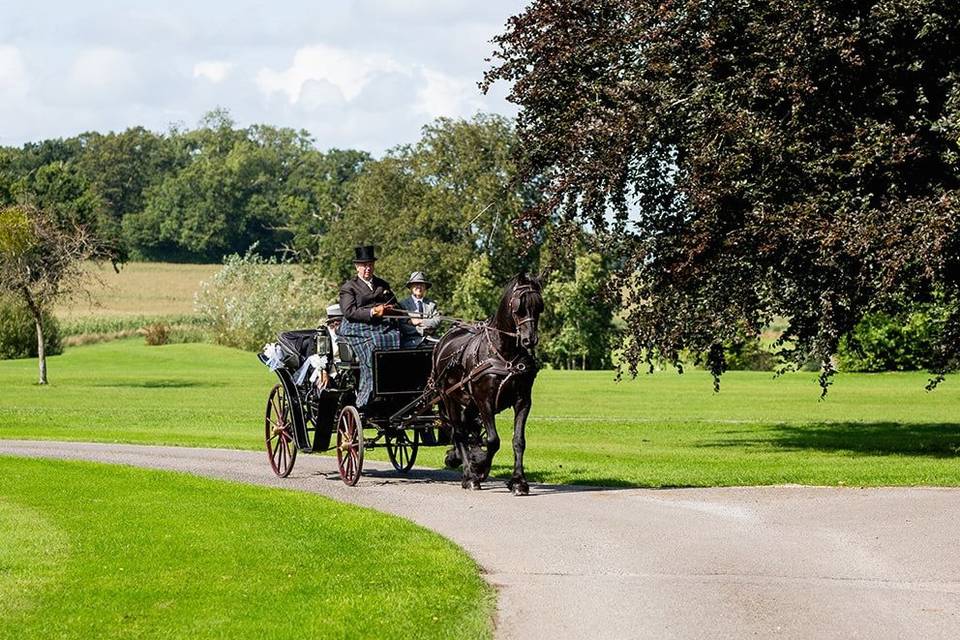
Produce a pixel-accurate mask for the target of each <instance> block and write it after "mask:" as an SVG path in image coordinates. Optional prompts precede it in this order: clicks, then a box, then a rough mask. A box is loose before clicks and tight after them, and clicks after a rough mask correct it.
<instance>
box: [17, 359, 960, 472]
mask: <svg viewBox="0 0 960 640" xmlns="http://www.w3.org/2000/svg"><path fill="white" fill-rule="evenodd" d="M35 368H36V363H35V362H33V361H29V360H19V361H8V362H0V437H4V438H55V439H67V440H70V439H72V440H97V441H108V442H112V441H115V442H140V443H157V444H177V445H190V446H212V447H233V448H241V449H255V448H259V447H260V446H261V438H262V436H261V434H262V415H263V404H264V401H265V398H266V394H267V392H268V391H269V389H270V387H271V386H272V385H273V383H274V377H273V374H271V373H270V372H269V371H267V370H266V369H265V368H264V367H262V366H261V365H260V364H259V362H258V361H257V360H256V358H255V356H253V355H252V354H248V353H243V352H239V351H234V350H230V349H225V348H221V347H215V346H212V345H204V344H183V345H168V346H164V347H146V346H143V345H142V344H141V343H140V342H139V341H136V340H128V341H121V342H112V343H106V344H100V345H94V346H88V347H78V348H74V349H70V350H68V351H67V352H66V353H65V354H64V355H63V356H59V357H56V358H52V359H51V361H50V379H51V381H52V384H51V385H50V386H49V387H47V388H42V387H38V386H36V385H35V384H34V380H35ZM926 379H927V376H926V375H925V374H923V373H894V374H840V375H838V376H837V378H836V382H835V384H834V385H833V387H832V388H831V390H830V394H829V396H828V397H827V399H826V400H824V401H820V400H819V389H818V387H817V386H816V375H815V374H811V373H795V374H789V375H786V376H783V377H781V378H778V379H773V378H772V377H771V375H770V374H766V373H760V372H730V373H728V374H727V375H725V376H724V378H723V382H722V385H723V386H722V390H721V392H720V393H719V394H715V393H713V391H712V386H711V384H710V379H709V376H708V375H706V374H705V373H703V372H700V371H690V372H688V373H686V374H684V375H682V376H680V375H677V374H675V373H673V372H669V371H668V372H659V373H656V374H654V375H644V376H640V377H639V378H638V379H636V380H628V381H624V382H620V383H617V382H614V379H613V374H612V373H610V372H576V371H544V372H542V373H541V375H540V377H539V378H538V381H537V384H536V386H535V389H534V408H533V411H532V414H531V418H530V422H529V424H528V433H527V447H528V448H527V458H526V462H527V470H528V473H529V476H530V477H531V478H532V479H534V480H537V481H544V482H554V483H568V482H573V483H583V484H605V485H614V486H713V485H755V484H779V483H804V484H827V485H837V484H848V485H914V484H928V485H949V486H958V485H960V387H958V386H957V379H956V378H955V377H950V378H948V379H947V381H946V382H945V383H943V384H942V385H941V387H940V388H939V389H937V390H936V391H934V392H932V393H931V392H927V391H925V390H924V384H925V382H926ZM511 423H512V421H511V419H510V415H509V413H508V414H504V415H503V416H501V420H500V424H501V436H502V438H503V442H504V446H503V449H502V450H501V453H500V454H499V455H498V458H497V464H496V465H495V468H494V474H495V475H500V476H503V475H504V474H507V473H509V469H510V465H511V464H512V454H511V451H510V443H509V440H510V436H511ZM373 455H382V451H378V452H375V453H374V454H373ZM441 456H442V449H428V450H422V451H421V454H420V457H419V460H418V462H419V463H422V464H432V465H436V466H439V465H440V462H441Z"/></svg>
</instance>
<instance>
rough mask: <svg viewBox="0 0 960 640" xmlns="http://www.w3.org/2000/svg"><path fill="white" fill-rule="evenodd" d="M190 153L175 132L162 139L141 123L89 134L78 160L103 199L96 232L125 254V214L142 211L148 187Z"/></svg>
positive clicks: (90, 183) (179, 164) (96, 191)
mask: <svg viewBox="0 0 960 640" xmlns="http://www.w3.org/2000/svg"><path fill="white" fill-rule="evenodd" d="M189 157H190V156H189V154H188V153H186V152H185V150H184V149H183V148H182V146H181V145H178V144H177V141H176V140H175V136H171V137H165V136H163V135H160V134H156V133H153V132H151V131H147V130H146V129H144V128H143V127H133V128H130V129H127V130H126V131H123V132H121V133H112V132H111V133H108V134H105V135H101V134H99V133H91V134H87V135H86V136H85V145H84V148H83V152H82V153H80V154H79V156H78V158H77V161H76V163H77V169H78V171H79V172H80V173H81V174H82V175H83V176H84V178H85V179H86V181H87V182H88V183H89V185H90V189H91V191H92V192H93V193H95V194H96V196H97V197H98V198H99V199H100V202H101V203H102V205H101V208H102V213H101V216H100V224H99V225H98V228H97V236H98V237H99V238H100V239H101V240H102V241H104V242H108V243H110V244H111V245H112V246H114V247H117V249H118V251H119V252H120V253H121V254H125V253H126V249H127V248H126V247H125V246H124V242H123V237H122V222H123V218H124V216H126V215H128V214H135V213H139V212H141V211H143V210H144V208H145V207H146V193H147V190H148V189H149V188H150V187H152V186H153V185H155V184H157V183H158V182H159V181H160V180H161V179H163V177H164V176H165V175H166V174H168V173H173V172H174V171H176V170H177V169H179V168H181V167H182V166H184V165H186V164H187V163H188V162H189Z"/></svg>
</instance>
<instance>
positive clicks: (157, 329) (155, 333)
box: [143, 322, 170, 347]
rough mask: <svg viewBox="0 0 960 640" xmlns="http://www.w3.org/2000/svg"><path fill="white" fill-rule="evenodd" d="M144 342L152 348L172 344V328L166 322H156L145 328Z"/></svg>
mask: <svg viewBox="0 0 960 640" xmlns="http://www.w3.org/2000/svg"><path fill="white" fill-rule="evenodd" d="M143 340H144V342H146V343H147V344H148V345H150V346H154V347H155V346H159V345H163V344H168V343H169V342H170V327H169V326H168V325H167V324H166V323H165V322H154V323H153V324H148V325H147V326H145V327H144V328H143Z"/></svg>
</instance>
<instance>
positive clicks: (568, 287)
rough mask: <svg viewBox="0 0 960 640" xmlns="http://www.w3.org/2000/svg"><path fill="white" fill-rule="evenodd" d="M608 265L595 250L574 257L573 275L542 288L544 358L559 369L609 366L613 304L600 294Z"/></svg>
mask: <svg viewBox="0 0 960 640" xmlns="http://www.w3.org/2000/svg"><path fill="white" fill-rule="evenodd" d="M607 278H608V275H607V268H606V265H605V264H604V260H603V257H602V256H601V255H600V254H597V253H588V254H584V255H579V256H577V257H576V259H575V267H574V274H573V277H572V278H569V279H568V278H563V277H560V278H556V277H554V278H552V279H551V281H550V282H548V283H547V286H546V287H544V291H543V299H544V314H543V320H542V324H543V328H542V333H543V338H542V342H543V348H542V353H543V357H544V358H545V359H546V360H547V361H548V362H550V364H552V365H553V366H554V367H556V368H558V369H576V368H579V369H603V368H606V367H608V366H610V348H611V346H612V344H611V338H612V337H613V335H614V329H613V307H612V305H611V304H610V302H609V301H608V300H607V299H606V297H605V296H604V295H603V287H604V283H605V282H606V281H607Z"/></svg>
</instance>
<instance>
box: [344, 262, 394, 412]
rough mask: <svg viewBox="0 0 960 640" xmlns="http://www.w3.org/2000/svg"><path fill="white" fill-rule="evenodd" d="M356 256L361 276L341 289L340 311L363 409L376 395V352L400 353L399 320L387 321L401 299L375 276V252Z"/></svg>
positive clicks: (358, 400) (358, 271)
mask: <svg viewBox="0 0 960 640" xmlns="http://www.w3.org/2000/svg"><path fill="white" fill-rule="evenodd" d="M354 256H355V257H354V260H353V265H354V267H355V268H356V270H357V275H356V276H354V277H353V278H350V279H349V280H347V281H346V282H344V283H343V286H341V287H340V310H341V311H342V312H343V316H344V320H343V323H342V324H341V325H340V331H339V333H340V337H342V338H343V339H344V341H346V342H347V344H349V345H350V346H351V347H353V351H354V353H355V354H356V357H357V362H358V364H359V365H360V384H359V388H358V389H357V407H358V408H359V407H363V406H365V405H366V404H367V403H368V402H369V401H370V394H371V392H372V391H373V351H374V349H399V348H400V328H399V326H398V324H397V321H396V320H393V319H388V318H386V317H385V316H389V315H390V312H391V311H393V309H394V307H395V306H396V304H397V298H396V296H394V295H393V291H392V290H391V289H390V284H389V283H388V282H387V281H386V280H383V279H382V278H378V277H376V276H375V275H373V268H374V263H375V262H376V260H377V256H376V255H375V253H374V248H373V247H372V246H360V247H356V248H355V249H354Z"/></svg>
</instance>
